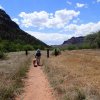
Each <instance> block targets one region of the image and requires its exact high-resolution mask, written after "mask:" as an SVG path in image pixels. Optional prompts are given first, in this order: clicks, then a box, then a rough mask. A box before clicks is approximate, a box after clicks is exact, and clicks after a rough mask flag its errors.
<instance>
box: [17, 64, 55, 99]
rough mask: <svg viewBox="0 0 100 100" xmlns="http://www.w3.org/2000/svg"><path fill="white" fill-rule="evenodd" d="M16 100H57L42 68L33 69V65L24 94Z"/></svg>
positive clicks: (26, 81)
mask: <svg viewBox="0 0 100 100" xmlns="http://www.w3.org/2000/svg"><path fill="white" fill-rule="evenodd" d="M16 100H55V99H54V96H53V91H52V89H51V88H50V85H49V83H48V80H47V78H46V76H45V75H44V73H43V71H42V70H41V66H38V67H33V65H31V67H30V70H29V72H28V78H27V79H26V80H25V88H24V93H23V94H22V95H20V96H19V97H17V99H16Z"/></svg>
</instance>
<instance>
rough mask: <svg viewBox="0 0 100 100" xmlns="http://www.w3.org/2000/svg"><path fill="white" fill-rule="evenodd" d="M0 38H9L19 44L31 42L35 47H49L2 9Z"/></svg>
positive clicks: (0, 10) (0, 12)
mask: <svg viewBox="0 0 100 100" xmlns="http://www.w3.org/2000/svg"><path fill="white" fill-rule="evenodd" d="M0 40H7V41H10V42H14V43H15V42H16V41H17V43H19V44H24V45H25V44H29V45H32V46H33V47H37V48H38V47H48V45H46V44H45V43H43V42H42V41H40V40H38V39H37V38H35V37H33V36H31V35H29V34H28V33H26V32H24V31H23V30H21V29H20V27H19V26H18V25H17V24H16V23H15V22H14V21H12V20H11V18H10V16H9V15H8V14H7V13H6V12H5V11H4V10H2V9H0Z"/></svg>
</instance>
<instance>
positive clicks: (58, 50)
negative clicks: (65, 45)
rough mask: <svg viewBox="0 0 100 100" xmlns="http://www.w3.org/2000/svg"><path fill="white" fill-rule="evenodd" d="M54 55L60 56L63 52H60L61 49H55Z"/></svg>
mask: <svg viewBox="0 0 100 100" xmlns="http://www.w3.org/2000/svg"><path fill="white" fill-rule="evenodd" d="M52 54H53V55H55V56H58V55H60V54H61V51H60V49H59V48H55V49H54V50H53V52H52Z"/></svg>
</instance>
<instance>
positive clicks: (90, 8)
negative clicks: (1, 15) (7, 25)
mask: <svg viewBox="0 0 100 100" xmlns="http://www.w3.org/2000/svg"><path fill="white" fill-rule="evenodd" d="M0 9H3V10H5V11H6V13H7V14H8V15H9V16H10V17H11V19H12V20H13V21H15V22H16V23H17V24H18V25H19V27H20V28H21V29H23V30H24V31H26V32H28V33H29V34H30V35H32V36H34V37H36V38H38V39H40V40H42V41H43V42H45V43H46V44H48V45H59V44H62V43H63V42H64V41H65V40H67V39H69V38H71V37H73V36H75V37H78V36H86V35H88V34H90V33H93V32H97V31H99V30H100V0H0Z"/></svg>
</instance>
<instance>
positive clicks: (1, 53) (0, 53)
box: [0, 51, 5, 59]
mask: <svg viewBox="0 0 100 100" xmlns="http://www.w3.org/2000/svg"><path fill="white" fill-rule="evenodd" d="M4 57H5V54H4V52H2V51H0V59H3V58H4Z"/></svg>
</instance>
